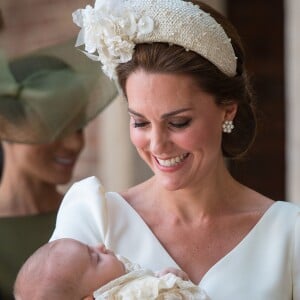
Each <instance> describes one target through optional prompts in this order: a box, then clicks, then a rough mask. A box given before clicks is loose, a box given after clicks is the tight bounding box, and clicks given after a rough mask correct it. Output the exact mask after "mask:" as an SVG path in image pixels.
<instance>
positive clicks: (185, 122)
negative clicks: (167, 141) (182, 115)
mask: <svg viewBox="0 0 300 300" xmlns="http://www.w3.org/2000/svg"><path fill="white" fill-rule="evenodd" d="M190 123H191V119H187V120H181V121H172V122H170V123H169V124H170V125H171V126H172V127H175V128H184V127H187V126H189V124H190Z"/></svg>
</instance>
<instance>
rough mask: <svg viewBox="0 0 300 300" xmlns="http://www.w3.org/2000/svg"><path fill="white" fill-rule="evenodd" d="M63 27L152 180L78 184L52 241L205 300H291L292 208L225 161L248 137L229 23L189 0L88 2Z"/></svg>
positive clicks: (247, 106) (298, 288)
mask: <svg viewBox="0 0 300 300" xmlns="http://www.w3.org/2000/svg"><path fill="white" fill-rule="evenodd" d="M73 18H74V21H75V23H76V24H77V25H78V26H79V27H81V31H80V33H79V36H78V41H77V45H78V46H80V45H83V47H84V49H83V52H85V53H86V55H87V56H88V57H89V58H91V59H93V60H95V61H99V60H100V61H101V63H102V68H103V71H104V72H105V73H106V75H108V76H109V77H110V78H113V79H115V80H116V81H117V82H118V84H119V86H120V89H121V90H122V93H123V95H125V98H126V100H127V103H128V111H129V114H130V118H131V121H130V122H131V124H130V135H131V141H132V143H133V144H134V146H135V148H136V150H137V151H138V153H139V155H140V156H141V157H142V158H143V160H144V161H145V162H146V163H147V164H148V165H149V166H150V168H151V170H152V171H153V173H154V175H153V176H152V177H151V178H150V179H148V180H146V181H144V182H142V183H141V184H139V185H137V186H133V187H132V188H129V189H128V190H126V191H123V192H122V193H106V194H104V195H103V194H102V193H101V191H102V189H101V184H100V183H99V181H97V179H95V178H88V179H86V180H83V181H80V182H78V183H77V184H75V185H74V186H73V187H72V188H71V189H70V190H69V192H68V193H67V194H66V196H65V198H64V200H63V202H62V205H61V208H60V210H59V213H58V218H57V223H56V229H55V231H54V233H53V236H52V240H55V239H58V238H63V237H72V238H74V239H79V240H81V241H83V242H86V243H90V244H96V243H101V242H102V243H105V244H106V246H107V247H109V248H110V249H112V250H114V251H115V252H117V253H119V254H120V255H123V256H125V257H128V258H129V259H130V260H132V261H134V262H137V263H138V264H140V265H141V266H143V267H145V268H149V269H160V268H163V267H168V266H172V267H180V268H181V269H182V270H183V271H185V272H186V273H187V274H188V276H189V278H190V279H191V280H192V281H193V282H194V283H196V284H198V285H199V286H200V287H201V288H202V289H204V290H205V292H206V293H207V295H208V297H209V298H210V299H214V300H224V299H241V298H243V300H252V299H255V300H266V299H272V300H282V299H286V300H292V299H294V300H296V299H297V300H298V299H300V285H299V282H300V269H299V265H300V263H299V253H300V239H299V236H300V235H299V230H300V222H299V220H300V219H299V218H300V208H299V207H297V206H296V205H293V204H291V203H286V202H274V200H272V199H270V198H268V197H266V196H264V195H262V194H260V193H258V192H256V191H254V190H253V189H251V188H248V187H246V186H244V185H242V184H241V183H239V182H237V181H236V180H235V178H233V176H232V175H231V174H230V172H229V170H228V169H227V165H226V161H225V158H230V159H237V158H239V157H241V156H242V155H244V154H245V153H246V152H247V151H248V149H249V148H250V146H251V145H252V142H253V140H254V138H255V134H256V118H255V109H254V102H253V96H252V93H251V86H250V85H249V82H248V74H247V68H246V66H247V64H246V63H245V54H244V50H243V46H242V44H241V41H240V38H239V35H238V34H237V32H236V30H235V28H234V27H233V25H232V24H231V23H230V22H229V21H228V20H227V19H226V18H225V17H224V16H222V15H220V14H219V13H218V12H216V11H214V10H213V9H212V8H210V7H209V6H207V5H205V4H203V3H202V2H201V1H196V0H186V1H183V0H111V1H108V0H96V2H95V7H91V6H87V7H86V8H85V9H79V10H77V11H76V12H75V13H74V14H73ZM95 64H97V62H96V63H95ZM114 171H115V170H114ZM86 199H88V201H86ZM75 216H76V217H75ZM249 258H251V259H249Z"/></svg>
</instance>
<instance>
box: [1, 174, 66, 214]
mask: <svg viewBox="0 0 300 300" xmlns="http://www.w3.org/2000/svg"><path fill="white" fill-rule="evenodd" d="M62 197H63V196H62V195H61V194H60V193H59V192H58V191H57V189H56V185H55V184H49V183H46V182H43V181H41V180H38V179H34V178H31V177H29V176H27V177H26V176H24V175H22V173H21V172H18V173H16V174H14V175H13V176H12V174H9V173H6V172H5V170H4V173H3V176H2V180H1V184H0V216H2V217H4V216H21V215H31V214H39V213H46V212H51V211H55V210H57V209H58V207H59V205H60V202H61V200H62Z"/></svg>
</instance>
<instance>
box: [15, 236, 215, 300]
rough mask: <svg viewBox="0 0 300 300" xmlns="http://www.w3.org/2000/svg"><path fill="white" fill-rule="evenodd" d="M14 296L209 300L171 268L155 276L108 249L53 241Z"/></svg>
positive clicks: (29, 264) (22, 276)
mask: <svg viewBox="0 0 300 300" xmlns="http://www.w3.org/2000/svg"><path fill="white" fill-rule="evenodd" d="M99 287H100V288H99ZM14 294H15V299H16V300H48V299H49V300H53V299H55V300H77V299H78V300H82V299H83V300H92V299H96V300H102V299H103V300H104V299H107V300H109V299H110V300H112V299H120V300H121V299H122V300H129V299H130V300H134V299H147V300H152V299H153V300H154V299H173V300H177V299H178V300H179V299H196V300H206V299H209V298H208V297H207V296H206V294H205V293H204V292H203V291H202V290H201V289H200V288H199V287H198V286H196V285H194V284H193V283H192V282H191V281H189V280H188V277H187V275H186V274H185V273H184V272H183V271H181V270H178V269H174V268H168V269H166V270H163V271H161V272H160V273H159V275H158V276H155V274H154V273H153V272H152V271H148V270H143V269H141V268H140V267H139V266H138V265H136V264H132V263H130V262H129V261H128V260H127V259H125V258H122V257H119V256H116V255H115V254H114V253H113V252H112V251H110V250H108V249H106V248H105V246H104V245H100V246H99V247H91V246H88V245H85V244H82V243H81V242H78V241H76V240H73V239H60V240H56V241H53V242H50V243H48V244H45V245H44V246H42V247H41V248H39V249H38V250H37V251H36V252H35V253H34V254H33V255H32V256H30V257H29V258H28V260H27V261H26V262H25V263H24V265H23V266H22V268H21V269H20V271H19V274H18V276H17V278H16V282H15V289H14Z"/></svg>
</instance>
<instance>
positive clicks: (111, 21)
mask: <svg viewBox="0 0 300 300" xmlns="http://www.w3.org/2000/svg"><path fill="white" fill-rule="evenodd" d="M73 21H74V23H75V24H76V25H77V26H79V27H80V28H81V30H80V32H79V35H78V38H77V41H76V46H81V45H85V51H83V52H84V53H85V54H86V55H87V56H88V57H89V58H90V59H92V60H95V61H101V63H102V65H103V67H102V69H103V71H104V73H105V74H106V75H107V76H108V77H109V78H111V79H116V73H115V68H116V67H117V65H118V64H120V63H125V62H128V61H130V60H131V59H132V55H133V52H134V47H135V42H134V39H135V38H136V37H140V36H141V35H144V34H148V33H150V32H152V31H153V28H154V21H153V19H152V18H150V17H147V16H141V17H137V16H136V15H135V14H134V13H133V12H132V11H131V10H130V9H129V8H128V7H127V6H126V3H125V2H124V1H122V0H113V1H107V0H97V1H96V3H95V7H94V8H93V7H92V6H90V5H87V6H86V8H85V9H78V10H76V11H75V12H74V13H73Z"/></svg>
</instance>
